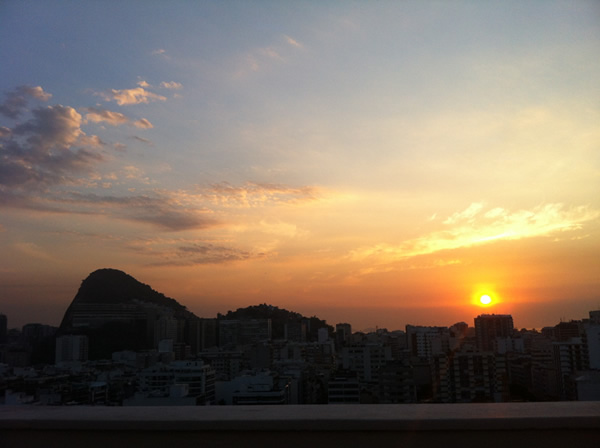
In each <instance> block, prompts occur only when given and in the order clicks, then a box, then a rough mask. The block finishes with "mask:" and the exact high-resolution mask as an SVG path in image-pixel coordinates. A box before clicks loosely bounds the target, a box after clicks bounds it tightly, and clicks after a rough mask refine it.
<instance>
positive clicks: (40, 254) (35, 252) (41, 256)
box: [13, 242, 52, 261]
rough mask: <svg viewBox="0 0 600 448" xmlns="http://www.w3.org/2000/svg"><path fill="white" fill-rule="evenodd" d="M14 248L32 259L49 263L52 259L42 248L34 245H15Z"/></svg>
mask: <svg viewBox="0 0 600 448" xmlns="http://www.w3.org/2000/svg"><path fill="white" fill-rule="evenodd" d="M13 247H14V248H15V249H17V250H18V251H19V252H21V253H23V254H25V255H27V256H29V257H32V258H37V259H38V260H46V261H49V260H51V259H52V257H51V256H50V255H49V254H48V253H46V252H45V251H44V250H43V249H42V248H40V247H39V246H38V245H36V244H34V243H25V242H23V243H15V244H13Z"/></svg>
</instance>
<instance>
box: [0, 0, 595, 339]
mask: <svg viewBox="0 0 600 448" xmlns="http://www.w3.org/2000/svg"><path fill="white" fill-rule="evenodd" d="M36 6H37V7H36V8H35V9H31V8H27V7H26V6H24V4H22V3H21V2H13V3H10V4H8V5H4V6H3V7H2V14H0V51H1V52H2V54H3V55H5V57H4V60H6V61H9V63H7V65H6V66H5V67H4V66H3V69H4V70H3V76H2V77H0V92H1V95H2V96H1V97H0V299H1V302H0V313H4V314H7V315H8V317H9V326H20V325H23V324H24V323H27V322H32V321H37V322H44V323H50V324H54V325H57V324H58V323H59V322H60V319H61V317H62V315H63V313H64V311H65V310H66V308H67V306H68V305H69V303H70V301H71V300H72V299H73V297H74V295H75V293H76V291H77V289H78V287H79V284H80V282H81V281H82V280H83V279H84V278H85V277H86V276H87V275H88V274H89V273H91V272H92V271H94V270H96V269H98V268H103V267H112V268H117V269H121V270H124V271H125V272H127V273H129V274H131V275H133V276H134V277H136V278H137V279H138V280H140V281H142V282H144V283H147V284H150V285H151V286H152V287H153V288H154V289H156V290H158V291H160V292H163V293H164V294H166V295H168V296H170V297H173V298H175V299H177V300H178V301H180V302H181V303H183V304H184V305H186V306H187V307H188V308H189V309H190V310H192V311H193V312H195V313H196V314H198V315H199V316H202V317H213V316H215V315H216V313H217V312H221V313H225V312H227V311H228V310H230V309H235V308H237V307H243V306H248V305H253V304H257V303H264V302H266V303H270V304H273V305H277V306H280V307H283V308H287V309H290V310H293V311H297V312H301V313H303V314H305V315H318V316H319V317H321V318H325V319H327V320H328V322H329V323H331V324H335V323H337V322H340V321H348V322H350V323H351V324H352V325H353V327H354V328H355V329H364V328H370V327H375V326H379V327H387V328H389V329H401V328H404V326H405V325H406V324H421V325H451V324H453V323H455V322H457V321H465V322H468V323H469V324H472V323H473V318H474V317H475V316H476V315H478V314H480V313H482V312H486V313H489V312H494V313H511V314H513V317H514V321H515V325H516V326H518V327H529V328H531V327H538V328H539V327H541V326H544V325H553V324H555V323H557V322H558V321H559V320H560V319H580V318H584V317H586V316H587V313H588V311H589V310H592V309H598V308H600V292H599V291H600V275H599V273H600V255H599V254H600V195H599V194H598V192H600V127H599V126H598V123H600V107H599V105H600V103H599V102H598V98H599V97H600V86H599V84H598V82H597V80H598V79H600V63H599V62H598V61H599V60H600V59H599V58H598V54H600V28H599V27H598V23H599V22H598V21H599V20H600V6H599V5H598V4H597V3H595V2H572V3H559V2H550V3H548V4H545V5H544V8H543V14H540V8H539V4H538V3H537V2H518V1H515V2H512V1H508V2H482V3H481V4H479V3H474V2H462V1H456V2H447V3H446V2H442V3H441V4H440V3H439V2H410V1H409V2H373V3H368V4H367V3H363V2H359V3H356V4H355V3H349V2H339V3H336V2H333V3H328V4H327V5H321V4H312V3H310V4H307V3H304V2H298V3H294V4H291V3H288V2H284V3H283V4H281V5H280V4H277V3H268V2H267V3H259V4H250V3H249V4H236V3H229V2H225V3H224V4H223V3H222V2H215V3H212V2H202V3H189V2H181V3H177V2H176V3H175V4H173V5H171V4H167V3H165V4H152V5H140V4H138V3H137V2H136V3H135V4H133V3H128V2H125V4H120V3H115V4H106V3H101V4H100V3H98V4H96V3H90V2H84V3H82V4H77V5H73V4H71V3H69V4H66V3H65V4H63V3H61V2H52V5H45V4H44V3H40V4H37V5H36ZM140 12H143V13H140ZM148 21H150V22H151V23H154V24H155V26H153V27H147V26H146V24H147V23H148ZM258 23H260V24H261V25H260V27H257V25H256V24H258ZM74 36H77V38H76V39H75V38H74ZM24 55H25V56H24ZM483 293H487V294H490V295H491V296H492V297H493V298H494V299H495V300H494V302H493V304H492V305H491V306H489V307H481V306H478V305H477V304H474V303H473V300H474V299H473V296H474V295H479V294H483ZM476 298H477V297H475V299H476Z"/></svg>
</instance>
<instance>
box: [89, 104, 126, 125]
mask: <svg viewBox="0 0 600 448" xmlns="http://www.w3.org/2000/svg"><path fill="white" fill-rule="evenodd" d="M84 110H85V111H87V114H86V115H85V119H86V120H87V121H91V122H93V123H108V124H110V125H112V126H119V125H122V124H125V123H129V118H127V117H126V116H125V115H123V114H122V113H120V112H112V111H110V110H106V109H101V108H98V107H88V108H86V109H84Z"/></svg>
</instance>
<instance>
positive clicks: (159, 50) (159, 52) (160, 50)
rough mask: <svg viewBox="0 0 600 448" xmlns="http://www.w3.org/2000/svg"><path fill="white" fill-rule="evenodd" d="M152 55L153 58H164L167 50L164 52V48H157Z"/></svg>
mask: <svg viewBox="0 0 600 448" xmlns="http://www.w3.org/2000/svg"><path fill="white" fill-rule="evenodd" d="M152 54H153V55H155V56H166V55H167V50H165V49H164V48H157V49H156V50H154V51H153V52H152Z"/></svg>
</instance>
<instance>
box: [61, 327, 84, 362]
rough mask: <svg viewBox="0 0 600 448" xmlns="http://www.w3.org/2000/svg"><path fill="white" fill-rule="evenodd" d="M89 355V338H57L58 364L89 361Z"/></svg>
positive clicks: (66, 336) (80, 336)
mask: <svg viewBox="0 0 600 448" xmlns="http://www.w3.org/2000/svg"><path fill="white" fill-rule="evenodd" d="M88 353H89V342H88V337H87V336H84V335H75V334H68V335H64V336H59V337H58V338H56V364H60V363H62V362H72V361H87V360H88Z"/></svg>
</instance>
